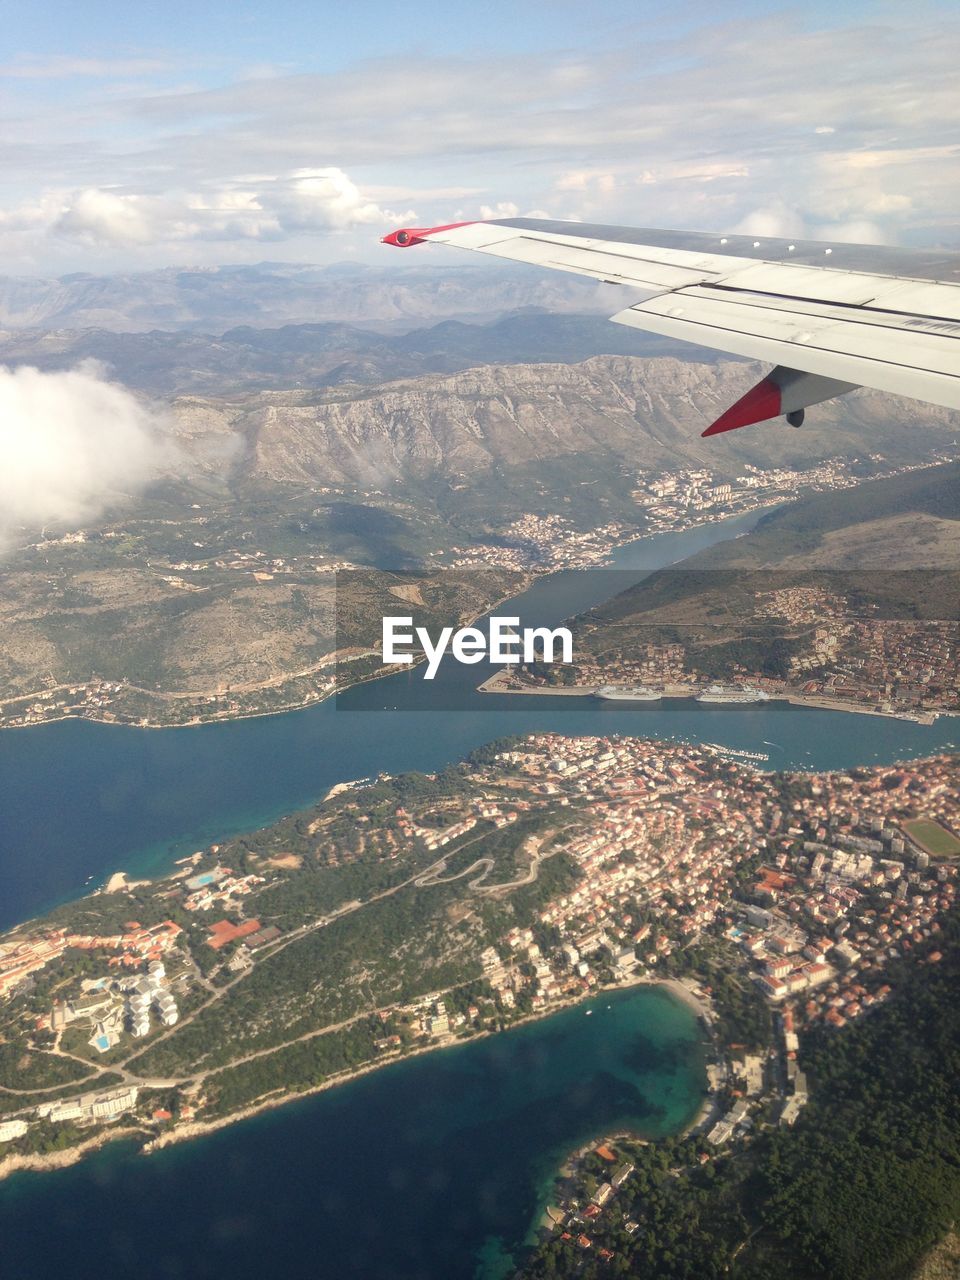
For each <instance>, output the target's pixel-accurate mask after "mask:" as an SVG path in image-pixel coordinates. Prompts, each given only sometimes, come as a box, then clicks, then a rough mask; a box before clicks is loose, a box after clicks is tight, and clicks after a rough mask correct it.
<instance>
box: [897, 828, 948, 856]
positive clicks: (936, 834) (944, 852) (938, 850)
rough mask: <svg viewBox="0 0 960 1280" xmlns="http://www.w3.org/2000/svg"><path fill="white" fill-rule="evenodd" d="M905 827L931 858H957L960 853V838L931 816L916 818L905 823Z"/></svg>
mask: <svg viewBox="0 0 960 1280" xmlns="http://www.w3.org/2000/svg"><path fill="white" fill-rule="evenodd" d="M903 829H904V831H905V832H906V833H907V835H908V836H909V837H910V839H911V840H913V841H914V843H915V844H918V845H919V846H920V848H921V849H925V850H926V852H927V853H929V854H930V856H931V858H955V857H957V856H958V855H960V839H957V837H956V836H955V835H954V834H953V832H952V831H948V830H947V828H946V827H941V825H940V823H939V822H932V821H931V820H930V819H929V818H914V819H913V820H912V821H910V822H905V823H904V824H903Z"/></svg>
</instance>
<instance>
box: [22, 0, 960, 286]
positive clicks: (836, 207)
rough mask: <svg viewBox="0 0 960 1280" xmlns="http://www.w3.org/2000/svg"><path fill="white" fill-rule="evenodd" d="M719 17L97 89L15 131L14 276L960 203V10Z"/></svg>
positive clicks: (936, 215)
mask: <svg viewBox="0 0 960 1280" xmlns="http://www.w3.org/2000/svg"><path fill="white" fill-rule="evenodd" d="M701 10H702V12H701V14H700V16H699V18H698V21H697V22H696V23H695V24H694V25H693V26H692V27H691V29H689V30H686V31H685V32H684V33H683V35H682V36H678V37H676V38H665V37H664V35H663V30H662V28H657V29H653V30H645V31H644V40H643V46H642V50H643V56H642V58H638V57H637V56H636V49H632V48H630V47H628V44H627V43H624V44H623V45H622V46H621V47H619V48H607V49H606V50H603V49H592V50H591V51H590V52H589V55H587V54H585V53H583V52H582V51H581V52H578V53H577V54H576V55H571V54H570V53H568V52H556V51H549V50H548V51H544V52H540V53H538V54H536V55H518V54H508V55H502V54H501V55H485V56H477V57H472V58H468V57H462V58H456V57H450V56H442V57H439V56H438V57H428V56H426V55H422V54H417V55H413V54H404V53H402V52H398V53H397V54H396V55H395V56H393V57H391V58H390V59H381V60H377V59H371V60H367V61H364V62H358V63H355V64H353V65H350V66H346V67H343V68H340V69H338V70H335V71H331V72H329V73H299V74H292V73H288V72H287V71H285V69H284V68H282V67H280V68H271V74H270V75H269V76H259V77H256V78H251V77H250V76H247V77H245V78H244V77H238V78H236V79H235V80H234V82H233V83H227V84H220V85H218V86H217V87H214V88H196V87H192V88H178V87H176V86H170V85H164V87H163V89H162V91H161V90H153V91H151V90H149V89H148V88H147V87H146V86H145V82H144V79H143V77H141V83H140V85H139V87H134V88H131V90H130V91H129V92H127V93H121V92H119V91H118V92H116V93H114V94H113V95H112V96H111V94H109V93H108V92H107V91H106V90H104V91H103V92H102V93H101V94H100V96H99V97H96V95H95V92H94V91H92V90H91V85H90V82H89V78H88V81H87V82H86V85H85V90H86V91H88V96H87V97H86V98H81V97H79V94H80V90H79V89H78V90H76V92H77V94H78V101H79V102H80V106H81V109H79V110H78V111H77V112H76V113H75V115H69V114H68V113H65V112H64V110H63V107H62V102H60V101H59V100H57V101H54V102H53V103H52V105H51V108H50V111H49V112H48V114H47V115H43V114H42V113H36V112H32V111H30V110H28V109H25V110H24V113H23V115H22V117H21V120H20V121H19V122H16V121H15V120H14V122H13V126H11V128H10V129H9V130H8V135H7V139H6V141H4V140H3V138H0V162H3V163H4V166H5V168H4V171H5V172H6V173H7V174H17V175H24V177H23V184H24V185H23V187H22V188H21V194H20V197H19V199H10V200H8V205H7V209H6V213H5V214H4V213H0V259H5V263H4V262H2V261H0V269H2V267H3V265H6V264H9V266H13V264H15V263H17V262H18V261H19V263H20V264H21V265H20V267H19V269H21V270H22V269H23V264H24V263H27V262H30V260H31V259H32V260H33V263H35V264H36V266H37V267H39V268H41V269H49V262H50V255H51V251H52V253H53V254H54V255H56V257H57V259H58V260H59V261H69V263H70V265H71V267H73V266H80V265H85V264H87V263H90V262H92V261H95V262H96V263H97V265H111V266H115V265H118V263H117V262H116V260H115V259H114V260H111V259H109V257H108V256H107V254H108V250H109V248H116V249H118V250H121V251H123V255H124V262H126V261H131V262H134V263H136V264H137V265H141V264H143V265H146V264H147V263H154V264H156V265H159V264H161V263H163V262H168V261H171V260H172V258H174V257H176V258H177V259H178V260H180V261H185V260H190V259H191V258H192V260H194V261H200V262H204V261H208V262H213V261H228V260H236V259H237V257H243V256H247V257H251V256H253V255H254V254H255V253H256V245H257V244H258V242H267V241H277V242H284V243H286V244H288V245H290V246H291V253H292V255H293V256H298V257H313V258H315V259H317V258H323V257H324V246H323V244H322V242H321V241H320V240H319V239H318V238H319V237H321V236H327V235H329V234H330V233H336V234H337V236H338V240H337V242H336V246H335V247H333V248H331V249H330V250H329V252H330V253H331V254H336V255H337V256H340V255H341V254H342V253H343V252H344V251H345V248H344V246H346V251H350V250H351V249H359V250H361V251H364V250H365V249H366V248H367V247H368V246H369V247H370V249H371V251H374V250H373V246H375V244H376V240H377V235H376V233H375V232H376V230H377V229H379V227H380V226H384V227H389V226H390V225H392V224H395V223H402V222H405V221H407V220H408V219H412V218H413V216H414V215H413V214H412V212H411V210H412V209H416V211H417V215H416V216H417V218H418V219H419V220H422V221H424V222H425V223H428V224H435V223H442V222H446V221H453V220H455V215H456V214H458V213H460V214H461V215H462V217H463V218H471V217H478V216H481V213H482V212H483V211H485V210H487V209H491V210H494V211H496V210H498V209H499V208H500V207H501V206H504V207H514V206H515V207H516V208H518V209H530V208H534V207H537V208H540V207H545V208H553V209H555V210H556V211H557V212H558V213H559V212H562V213H563V214H564V215H566V216H573V217H580V218H590V219H593V220H596V221H610V222H635V223H640V224H646V225H652V226H658V225H660V226H677V227H683V226H686V227H702V228H704V229H716V230H720V229H731V228H734V227H736V226H737V225H738V224H740V223H742V222H744V221H745V220H746V219H748V218H752V217H754V216H755V215H757V216H761V215H762V216H763V217H768V215H770V213H771V211H773V213H774V214H776V216H777V217H778V218H781V219H782V218H783V217H784V216H785V215H784V211H787V214H789V216H790V217H791V218H795V219H799V220H800V222H802V223H803V225H804V228H805V230H806V233H807V234H808V235H812V236H816V235H821V234H825V233H826V228H828V227H833V226H836V225H838V224H848V223H851V222H857V221H861V220H863V219H866V220H868V221H870V222H875V223H876V224H877V225H878V227H879V229H880V230H881V232H882V233H883V234H884V236H885V237H888V238H890V239H897V238H898V237H899V236H900V235H901V233H904V234H909V232H910V231H911V229H917V228H922V227H925V226H926V227H930V226H932V225H934V224H936V222H937V221H938V220H939V219H941V218H942V217H943V215H944V213H945V212H946V211H949V210H952V209H955V208H956V206H957V203H958V200H960V178H958V173H960V170H958V166H957V164H956V160H957V158H958V154H960V152H958V149H957V143H956V139H955V137H954V136H953V132H954V131H953V130H952V125H951V122H952V120H953V118H954V117H955V114H956V112H955V103H956V68H955V57H954V50H955V48H956V46H957V42H958V40H960V14H955V13H952V12H950V11H949V10H947V9H945V8H943V9H938V10H937V11H936V20H935V21H934V20H928V19H927V18H925V17H924V12H925V10H924V4H923V0H918V3H917V4H915V5H913V6H911V10H910V13H909V14H907V13H906V11H904V13H903V14H901V13H900V12H899V10H898V9H897V8H896V6H891V5H887V6H883V10H882V12H880V13H878V14H876V15H874V14H872V13H871V15H870V20H869V22H862V21H858V20H856V19H854V18H851V19H849V20H843V17H842V15H841V16H840V19H839V20H838V21H836V22H830V23H823V24H822V25H820V26H819V27H818V25H817V22H816V18H815V16H813V15H810V14H807V15H803V14H801V12H800V10H795V11H787V12H779V13H775V14H770V15H767V16H757V17H756V18H755V19H753V20H752V21H751V22H750V23H746V24H745V23H744V22H742V21H738V20H736V18H732V19H731V18H727V17H721V18H720V19H712V18H710V17H708V16H707V14H708V12H709V10H708V9H707V8H705V7H702V6H701ZM83 61H84V60H82V59H80V60H77V61H76V66H73V67H72V69H70V68H68V66H67V65H66V64H64V65H63V66H59V65H53V64H51V66H50V67H49V68H48V70H62V71H66V70H68V69H70V70H71V74H80V72H81V71H82V70H83V65H82V64H83ZM145 74H146V73H145ZM218 78H219V77H218ZM411 86H415V89H416V92H415V93H411ZM14 88H16V86H15V85H14ZM40 88H41V89H42V85H41V86H40ZM56 88H57V90H62V89H63V84H62V83H59V84H58V85H57V86H56ZM30 89H31V92H39V91H40V90H39V89H38V88H37V86H35V85H31V86H30ZM53 96H54V90H53V89H51V97H53ZM8 115H9V113H8ZM18 123H19V127H14V126H16V125H17V124H18ZM318 157H320V158H321V159H322V166H321V167H316V166H317V158H318ZM238 175H243V176H242V177H240V176H238ZM89 192H93V193H94V194H93V195H89V194H87V193H89ZM905 192H909V199H910V204H909V206H908V205H906V204H904V203H903V201H902V200H901V201H898V200H897V199H896V196H897V195H899V194H900V193H905ZM53 205H55V206H56V210H55V216H50V212H49V211H50V207H51V206H53ZM397 210H399V211H398V212H397ZM370 230H374V234H373V235H370V234H369V231H370ZM351 232H354V233H355V235H354V238H353V239H352V240H351V239H350V237H349V233H351ZM768 234H769V232H768ZM787 234H799V232H798V231H796V230H793V229H791V230H789V231H788V232H787ZM98 246H99V248H98ZM98 255H99V257H98ZM9 266H8V269H9ZM14 269H18V268H16V267H14Z"/></svg>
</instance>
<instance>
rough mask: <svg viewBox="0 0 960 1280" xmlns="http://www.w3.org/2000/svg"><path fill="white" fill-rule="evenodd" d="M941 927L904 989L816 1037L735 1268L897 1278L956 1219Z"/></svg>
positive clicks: (952, 1088) (955, 954)
mask: <svg viewBox="0 0 960 1280" xmlns="http://www.w3.org/2000/svg"><path fill="white" fill-rule="evenodd" d="M944 934H945V936H942V937H941V938H940V939H938V940H937V941H936V944H935V945H936V948H937V949H935V950H931V949H930V948H928V952H929V954H928V955H927V956H926V957H925V958H924V959H923V960H922V961H920V962H919V963H918V962H917V961H916V960H915V959H909V960H906V961H904V967H905V969H906V973H905V974H904V976H903V978H902V980H901V985H900V986H899V994H898V996H897V997H896V998H895V999H893V1000H891V1001H890V1002H889V1003H888V1004H887V1005H885V1006H883V1007H882V1008H881V1009H879V1010H878V1011H877V1012H876V1014H873V1015H871V1016H870V1017H869V1018H866V1019H864V1021H863V1022H862V1023H859V1024H857V1025H856V1026H854V1027H851V1028H849V1029H845V1030H844V1031H843V1033H841V1034H832V1035H831V1034H825V1035H824V1036H822V1037H821V1039H819V1040H818V1041H817V1042H816V1043H814V1044H813V1045H812V1046H810V1047H809V1048H808V1050H807V1053H806V1055H805V1065H806V1066H807V1068H808V1070H809V1072H810V1074H811V1076H812V1079H813V1080H814V1082H815V1086H814V1092H813V1102H812V1103H811V1105H810V1106H809V1108H808V1109H807V1112H806V1114H805V1115H804V1116H803V1118H802V1120H801V1121H800V1122H799V1123H798V1124H797V1127H796V1129H794V1130H785V1131H778V1132H777V1133H776V1134H775V1135H773V1137H772V1138H771V1139H769V1141H768V1142H767V1143H766V1144H765V1146H764V1148H763V1151H762V1153H761V1156H760V1159H759V1160H758V1163H757V1168H756V1173H755V1175H754V1177H753V1179H752V1180H751V1181H750V1182H749V1183H748V1184H747V1188H746V1191H747V1197H746V1204H745V1206H744V1207H745V1210H746V1212H747V1214H748V1217H751V1216H752V1217H753V1218H754V1221H755V1225H757V1226H758V1227H759V1228H760V1229H759V1231H758V1233H757V1235H756V1236H755V1237H754V1238H753V1240H752V1241H751V1244H750V1246H749V1248H748V1249H747V1250H745V1252H744V1254H743V1255H741V1260H740V1261H739V1262H738V1265H737V1266H736V1267H735V1269H734V1271H733V1272H732V1274H733V1275H736V1276H741V1277H743V1280H767V1278H768V1277H769V1276H772V1275H778V1276H782V1277H784V1280H812V1277H830V1278H831V1280H833V1278H835V1280H901V1277H908V1276H910V1275H911V1274H912V1272H913V1269H914V1268H915V1266H916V1264H917V1262H918V1260H919V1258H920V1256H921V1254H922V1253H923V1252H924V1251H925V1250H926V1249H927V1248H928V1247H929V1246H930V1245H932V1244H933V1243H934V1242H935V1241H936V1240H938V1239H939V1238H940V1237H941V1236H942V1235H943V1234H944V1233H945V1232H946V1231H947V1230H948V1228H949V1227H950V1226H951V1224H953V1223H955V1222H956V1221H957V1219H958V1218H960V1089H958V1087H957V1081H958V1080H960V1004H958V1001H957V998H956V993H957V990H958V987H960V919H958V917H957V916H956V915H955V916H954V917H953V918H952V919H951V921H950V922H949V923H948V925H947V928H946V929H945V931H944ZM938 955H939V956H940V959H939V960H937V959H936V957H937V956H938ZM751 1204H752V1206H753V1211H752V1213H751Z"/></svg>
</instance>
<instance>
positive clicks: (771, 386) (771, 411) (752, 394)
mask: <svg viewBox="0 0 960 1280" xmlns="http://www.w3.org/2000/svg"><path fill="white" fill-rule="evenodd" d="M780 406H781V397H780V388H779V386H778V385H777V384H776V383H775V382H773V381H772V380H771V379H770V378H764V379H763V381H762V382H758V383H757V385H756V386H755V387H751V388H750V390H749V391H748V392H747V394H746V395H745V396H741V398H740V399H739V400H738V401H737V403H736V404H734V405H731V406H730V408H729V409H728V410H727V411H726V413H722V414H721V415H720V417H719V418H718V419H717V420H716V422H714V423H711V425H710V426H709V427H707V429H706V431H704V432H703V433H702V435H701V437H700V438H701V439H705V438H706V437H707V436H719V435H722V434H723V432H724V431H736V430H737V428H738V427H749V426H750V425H751V424H752V423H754V422H765V421H766V420H767V418H779V417H780V414H781V413H782V412H783V411H782V409H781V407H780Z"/></svg>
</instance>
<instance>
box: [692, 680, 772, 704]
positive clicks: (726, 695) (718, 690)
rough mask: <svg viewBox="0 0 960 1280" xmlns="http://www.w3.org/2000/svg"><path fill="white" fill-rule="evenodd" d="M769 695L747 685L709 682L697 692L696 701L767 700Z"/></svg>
mask: <svg viewBox="0 0 960 1280" xmlns="http://www.w3.org/2000/svg"><path fill="white" fill-rule="evenodd" d="M769 701H770V695H769V694H767V693H764V691H763V690H762V689H753V688H750V687H749V686H748V685H744V686H742V687H741V686H740V685H736V684H711V685H708V686H707V688H706V689H704V690H703V692H702V693H698V694H697V702H769Z"/></svg>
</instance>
